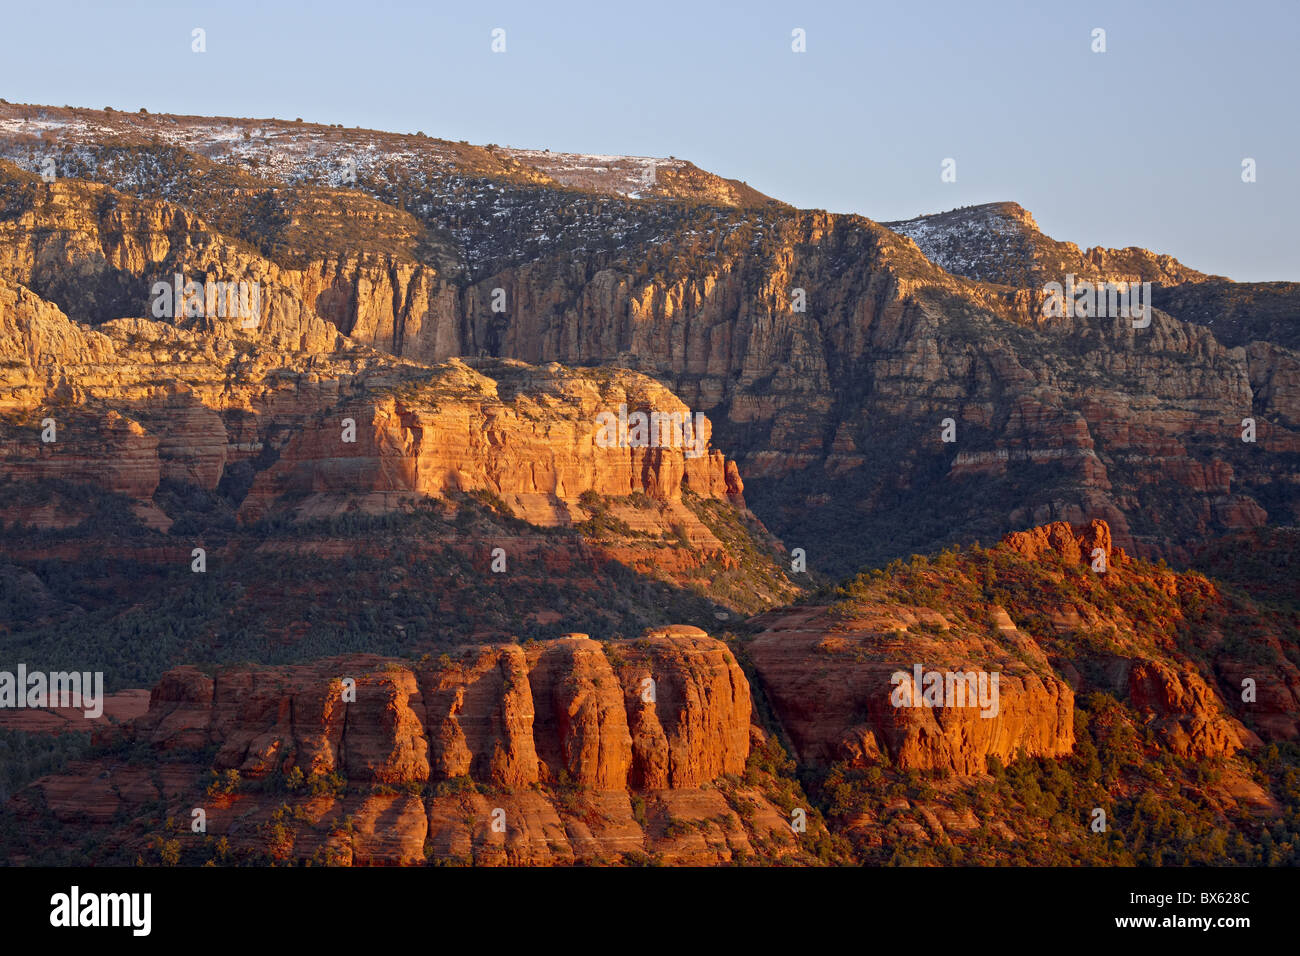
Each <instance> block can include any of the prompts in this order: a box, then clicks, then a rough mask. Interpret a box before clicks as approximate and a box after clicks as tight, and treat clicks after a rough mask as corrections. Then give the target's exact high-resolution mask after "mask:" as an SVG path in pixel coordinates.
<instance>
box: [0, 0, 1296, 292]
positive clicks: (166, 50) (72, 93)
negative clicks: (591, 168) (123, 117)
mask: <svg viewBox="0 0 1300 956" xmlns="http://www.w3.org/2000/svg"><path fill="white" fill-rule="evenodd" d="M4 6H5V8H6V9H5V10H4V14H3V15H4V21H3V22H4V23H5V25H6V28H7V30H6V32H7V34H8V36H7V38H6V42H5V44H4V55H3V56H2V57H0V96H2V97H4V98H6V99H8V100H9V101H10V102H14V103H38V104H42V105H53V106H64V105H68V106H83V107H93V108H102V107H105V106H111V107H113V108H114V109H121V110H132V111H134V110H137V109H139V108H140V107H145V108H147V109H148V110H149V111H150V112H155V113H160V112H167V113H188V114H199V115H222V116H244V117H258V118H269V117H275V118H281V119H294V118H297V117H301V118H302V119H304V120H307V121H310V122H318V123H342V124H343V125H345V126H349V127H352V126H362V127H369V128H376V129H384V130H391V131H395V132H415V131H417V130H419V131H423V132H425V133H427V134H428V135H430V136H437V137H441V138H444V139H451V140H467V141H469V142H471V143H478V144H486V143H497V144H499V145H502V146H517V147H528V148H538V149H543V148H544V149H551V150H555V151H563V152H589V153H614V154H628V155H640V156H670V155H671V156H676V157H677V158H679V159H688V160H691V161H692V162H694V163H695V164H696V165H698V166H700V167H702V168H704V169H708V170H710V171H712V172H715V173H718V174H719V175H722V176H725V177H728V178H734V179H741V180H744V181H745V182H747V183H749V185H751V186H753V187H755V188H756V189H759V190H760V191H762V192H764V193H767V194H768V195H770V196H774V197H776V198H778V199H781V200H784V201H786V202H789V203H791V204H793V205H795V206H799V207H803V208H818V209H828V210H831V211H832V212H854V213H860V214H862V215H865V216H869V217H871V218H872V219H876V220H879V221H888V220H892V219H904V218H910V217H912V216H916V215H920V214H923V213H930V212H941V211H944V210H948V209H954V208H957V207H958V206H966V205H971V204H974V203H982V202H993V201H998V200H1014V201H1016V202H1019V203H1020V204H1021V205H1022V206H1024V207H1025V208H1027V209H1028V210H1029V211H1030V212H1031V213H1032V214H1033V215H1034V217H1035V219H1036V220H1037V221H1038V224H1039V227H1040V228H1041V229H1042V230H1043V231H1044V232H1046V233H1047V234H1048V235H1050V236H1052V237H1054V238H1057V239H1062V240H1068V241H1071V242H1075V243H1078V244H1079V245H1080V246H1081V247H1085V248H1086V247H1088V246H1093V245H1103V246H1113V247H1122V246H1129V245H1137V246H1145V247H1146V248H1149V249H1152V250H1155V251H1157V252H1162V253H1167V254H1169V255H1173V256H1175V257H1176V258H1178V259H1179V260H1181V261H1182V262H1183V263H1184V264H1186V265H1188V266H1190V267H1192V268H1195V269H1200V270H1201V271H1204V272H1210V273H1215V274H1219V275H1226V276H1229V277H1231V278H1233V279H1237V280H1239V281H1266V280H1277V279H1288V280H1300V229H1297V223H1298V222H1300V185H1298V184H1297V177H1298V176H1300V123H1297V114H1298V111H1297V103H1296V97H1297V93H1298V92H1300V82H1297V80H1298V79H1300V65H1298V64H1300V57H1297V56H1296V54H1295V50H1294V44H1295V38H1296V36H1297V35H1298V34H1300V29H1298V28H1300V0H1253V2H1252V0H1242V2H1224V3H1208V2H1202V0H1182V2H1155V0H1124V2H1116V3H1111V2H1090V3H1058V2H1053V0H1037V2H1035V0H1024V2H1020V3H1013V2H990V3H979V2H976V0H964V2H963V0H957V2H946V0H945V2H926V0H909V2H880V0H845V2H824V3H819V2H816V0H799V2H792V3H768V2H749V3H725V2H709V0H695V2H677V0H654V2H641V3H635V2H633V3H629V2H625V0H612V2H611V0H606V2H604V3H550V2H546V0H533V2H524V3H492V2H485V0H474V2H462V3H454V4H448V3H439V2H436V0H427V2H424V3H415V2H386V0H367V2H364V3H362V2H356V0H350V2H341V0H315V2H311V3H276V2H273V0H262V2H257V3H247V2H243V0H223V2H221V3H184V2H173V3H166V4H164V3H155V2H136V3H130V2H111V0H110V2H84V0H83V2H71V0H42V2H40V3H34V2H23V3H13V2H11V0H4ZM195 28H201V29H203V30H204V31H205V40H206V52H204V53H195V52H194V51H193V49H192V46H193V41H192V31H193V30H194V29H195ZM1098 28H1100V29H1102V30H1104V31H1105V47H1106V49H1105V52H1104V53H1102V52H1094V51H1093V46H1094V45H1095V42H1096V41H1095V40H1094V36H1093V31H1094V30H1096V29H1098ZM496 29H501V30H504V31H505V35H504V38H505V51H504V52H502V53H494V52H493V51H492V43H493V36H492V33H493V31H494V30H496ZM795 29H800V30H803V31H804V36H805V45H806V50H805V52H802V53H796V52H794V51H793V50H792V44H793V42H794V41H793V39H792V31H794V30H795ZM1247 158H1249V159H1253V160H1254V161H1255V176H1256V181H1255V182H1251V183H1246V182H1243V181H1242V163H1243V160H1245V159H1247ZM946 159H953V160H955V161H956V162H955V171H956V180H955V181H954V182H944V181H942V178H941V171H942V168H943V163H944V160H946Z"/></svg>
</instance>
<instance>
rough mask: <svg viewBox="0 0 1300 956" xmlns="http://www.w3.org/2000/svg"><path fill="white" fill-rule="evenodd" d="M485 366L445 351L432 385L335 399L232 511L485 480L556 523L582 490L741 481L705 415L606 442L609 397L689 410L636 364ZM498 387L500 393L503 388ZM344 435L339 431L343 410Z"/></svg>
mask: <svg viewBox="0 0 1300 956" xmlns="http://www.w3.org/2000/svg"><path fill="white" fill-rule="evenodd" d="M484 371H485V372H488V373H491V374H495V375H497V376H499V381H500V384H499V383H498V380H494V379H492V378H489V377H488V375H487V374H482V373H480V372H477V371H475V370H473V369H471V368H469V367H468V366H466V365H465V364H463V363H461V362H456V361H453V362H452V363H451V364H450V365H449V366H447V367H445V368H444V369H443V370H441V371H440V374H439V375H438V376H437V377H436V379H435V380H434V387H432V388H428V389H420V388H418V387H416V388H407V389H404V390H401V391H400V392H399V393H398V394H397V395H392V394H383V393H382V392H381V393H380V395H379V396H378V397H377V398H373V399H368V400H366V401H364V402H343V403H340V404H339V405H338V406H336V407H335V408H334V409H331V411H330V413H329V414H328V415H326V416H320V417H318V418H317V419H316V420H314V421H311V422H308V423H306V424H305V426H304V428H303V430H302V432H301V433H299V434H298V435H295V436H294V437H293V438H291V439H290V440H289V441H288V442H287V444H285V445H284V446H283V447H282V448H281V450H280V457H279V459H278V461H277V462H276V463H275V464H274V465H272V466H271V467H270V468H268V469H266V470H265V471H263V472H261V473H259V475H258V477H257V480H256V481H255V483H254V485H253V487H252V489H251V490H250V492H249V495H248V497H247V498H246V499H245V502H244V505H243V508H242V512H243V514H244V515H245V516H246V517H248V518H250V519H255V518H257V517H259V516H260V515H262V514H264V513H265V512H266V510H267V508H268V506H269V505H270V503H271V502H273V501H274V499H275V498H276V497H277V496H279V495H283V494H292V493H296V494H303V493H308V494H327V493H331V492H333V493H337V494H340V495H358V496H364V495H366V494H367V493H368V492H375V493H384V494H400V493H410V494H416V495H424V496H429V497H436V496H442V495H445V494H446V493H448V492H449V491H465V492H473V491H489V492H492V493H493V494H496V495H498V496H500V497H501V498H502V499H504V500H505V501H506V502H507V504H509V505H510V506H511V510H512V511H514V512H515V513H516V514H518V515H520V516H521V517H523V518H524V519H525V520H527V521H529V522H531V523H533V524H537V525H542V526H549V525H555V524H567V523H569V521H570V520H571V516H572V515H574V514H579V515H584V516H585V513H584V512H582V511H581V506H580V503H579V500H580V498H581V497H582V496H583V495H584V494H588V493H593V492H594V493H595V494H597V495H602V496H614V497H626V496H629V495H632V494H637V493H640V494H645V495H648V496H650V497H651V498H654V499H658V500H662V501H665V502H675V503H676V505H677V508H676V510H675V511H674V514H675V516H676V517H677V518H678V519H680V520H684V521H688V522H690V523H691V524H692V525H693V526H694V525H698V521H695V520H692V519H691V518H690V515H689V512H688V511H687V510H686V509H685V508H682V507H681V506H680V501H681V496H682V492H683V490H689V491H691V492H694V493H695V494H697V495H699V496H701V497H704V498H720V499H731V500H734V501H736V502H737V503H739V504H741V505H742V506H743V499H742V498H741V495H742V492H743V487H744V486H743V484H742V482H741V481H740V477H739V474H738V472H737V471H736V468H735V465H734V464H733V463H729V462H727V460H726V459H725V458H724V456H723V455H722V453H721V452H720V451H717V450H714V449H709V448H708V447H707V445H708V437H709V426H708V422H707V420H705V419H700V423H701V424H702V425H703V428H702V429H701V431H700V434H699V435H698V440H696V439H695V438H693V439H692V442H691V444H690V445H689V446H687V445H686V444H685V442H684V440H677V439H674V438H673V437H672V436H669V438H668V439H665V441H667V442H669V445H670V446H671V445H672V444H673V443H675V447H670V446H665V445H662V444H661V445H660V446H659V447H633V446H632V445H631V443H627V445H626V447H606V446H604V445H603V444H602V441H603V438H602V435H601V429H600V424H599V423H600V422H601V421H602V419H601V416H602V415H609V416H617V415H618V414H619V409H620V407H624V406H626V407H627V408H628V409H630V410H632V411H633V412H635V411H637V410H643V411H644V413H646V414H649V413H650V412H651V411H653V412H658V413H660V414H664V415H677V416H685V417H689V416H690V415H691V411H690V409H688V408H687V407H686V406H685V405H684V404H683V403H682V402H681V401H680V400H679V399H677V398H676V396H674V395H673V394H672V393H671V392H669V391H668V390H667V389H664V388H662V387H660V386H658V385H655V384H654V383H653V382H650V381H648V380H646V379H644V378H642V377H640V376H630V375H627V374H626V373H616V374H615V375H613V376H612V377H611V378H610V379H609V381H608V382H607V383H602V382H601V381H599V380H594V379H593V378H591V377H589V376H584V375H582V374H574V373H571V372H567V371H565V370H563V369H561V368H559V367H557V366H550V367H547V368H545V369H531V368H529V367H527V366H525V365H523V364H522V363H517V362H515V363H497V364H496V365H495V366H485V367H484ZM503 393H504V394H503ZM349 419H350V420H351V421H352V422H353V423H355V426H356V428H355V441H346V440H345V426H344V425H343V422H344V421H345V420H349Z"/></svg>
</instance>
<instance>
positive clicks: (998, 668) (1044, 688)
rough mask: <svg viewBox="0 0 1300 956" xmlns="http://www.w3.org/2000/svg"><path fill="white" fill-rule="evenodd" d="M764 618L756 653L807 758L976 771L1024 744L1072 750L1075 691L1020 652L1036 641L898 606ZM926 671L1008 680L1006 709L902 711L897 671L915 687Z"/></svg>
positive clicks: (970, 705) (1031, 749) (1053, 751)
mask: <svg viewBox="0 0 1300 956" xmlns="http://www.w3.org/2000/svg"><path fill="white" fill-rule="evenodd" d="M759 621H760V622H761V623H762V625H763V630H761V631H760V632H759V633H758V635H757V636H756V637H755V638H754V639H753V641H752V642H751V643H750V644H749V645H748V649H749V653H750V655H751V656H752V658H753V660H754V666H755V668H756V670H757V673H758V676H759V678H760V679H761V681H762V686H763V689H764V691H765V693H767V695H768V696H769V698H770V699H771V700H772V702H773V705H774V707H775V709H776V711H777V714H778V715H779V719H780V721H781V726H782V727H783V729H784V730H785V731H786V732H787V733H788V734H789V736H790V739H791V741H792V743H793V744H794V747H795V750H796V752H797V753H798V755H799V757H800V759H801V760H803V761H807V762H809V763H816V764H822V765H825V764H829V763H832V762H834V761H846V762H848V763H849V764H850V765H853V766H867V765H870V764H872V763H878V762H881V761H882V760H884V761H887V762H888V763H890V764H892V765H893V766H896V767H898V768H900V769H908V770H910V769H918V770H923V769H930V768H943V769H946V770H950V771H952V772H954V773H958V774H973V773H983V772H984V770H985V769H986V766H987V761H988V758H989V757H991V756H996V757H998V758H999V759H1000V760H1002V761H1003V762H1004V763H1006V762H1009V761H1010V760H1011V759H1013V758H1014V757H1015V755H1016V754H1017V752H1018V751H1020V750H1022V749H1023V751H1024V752H1025V753H1026V754H1028V755H1030V756H1048V757H1058V756H1062V755H1065V754H1068V753H1070V752H1071V751H1072V749H1073V746H1074V694H1073V692H1072V691H1071V690H1070V688H1069V686H1068V685H1067V684H1066V682H1065V681H1064V680H1062V679H1060V678H1059V677H1058V676H1056V675H1055V674H1054V673H1052V672H1051V671H1050V669H1046V668H1043V669H1042V672H1041V673H1040V672H1036V671H1034V670H1030V669H1028V668H1026V666H1025V665H1024V663H1022V661H1021V660H1020V659H1019V658H1018V657H1016V656H1013V654H1014V649H1015V642H1016V641H1017V640H1018V641H1019V642H1022V643H1028V644H1032V640H1031V639H1029V638H1028V637H1026V636H1022V635H1016V636H1015V637H1014V638H1013V637H1005V638H1004V640H1000V641H992V640H990V639H988V638H987V637H986V636H984V635H979V634H961V633H958V632H957V631H955V630H953V629H952V628H951V625H949V624H948V622H947V621H946V620H945V619H944V618H943V616H942V615H941V614H939V613H938V612H935V611H931V610H929V609H928V608H909V607H898V606H892V607H882V606H865V607H860V608H854V612H853V616H852V617H850V618H848V619H847V620H846V619H844V618H842V617H837V616H836V615H832V614H830V613H828V611H827V610H826V609H803V610H792V611H777V612H773V613H772V614H770V615H764V616H762V617H761V618H759ZM927 628H933V629H935V630H941V631H942V632H943V633H942V636H941V637H939V636H933V635H931V634H930V633H929V631H928V630H927ZM1004 641H1005V643H1004ZM1039 653H1040V654H1041V651H1040V652H1039ZM917 664H919V665H921V667H922V668H923V670H924V671H927V672H928V671H942V672H945V673H946V672H949V671H952V672H963V673H964V672H967V671H981V670H982V671H984V672H985V673H998V675H999V677H998V700H997V709H996V712H995V713H990V716H987V717H986V716H982V713H984V712H987V711H988V709H987V708H986V709H985V710H984V711H982V710H981V708H980V707H978V706H975V704H976V702H975V701H974V700H970V701H967V702H966V703H965V704H964V705H962V706H939V707H906V706H903V707H899V706H894V698H893V694H894V691H895V688H896V686H897V685H896V684H895V683H894V682H893V681H892V680H891V678H892V675H893V674H895V673H898V672H902V673H904V674H905V675H907V677H908V679H909V681H910V680H911V679H912V677H913V675H914V667H915V666H916V665H917ZM918 690H919V688H918Z"/></svg>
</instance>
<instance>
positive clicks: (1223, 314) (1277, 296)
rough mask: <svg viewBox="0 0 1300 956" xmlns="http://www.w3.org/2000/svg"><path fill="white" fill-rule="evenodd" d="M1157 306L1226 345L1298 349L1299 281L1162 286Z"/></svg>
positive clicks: (1299, 328) (1299, 343) (1156, 300)
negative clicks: (1201, 327) (1259, 344)
mask: <svg viewBox="0 0 1300 956" xmlns="http://www.w3.org/2000/svg"><path fill="white" fill-rule="evenodd" d="M1154 298H1155V303H1156V307H1157V308H1160V309H1163V310H1164V311H1166V312H1168V313H1169V314H1170V315H1173V316H1176V317H1177V318H1179V319H1182V320H1183V321H1184V322H1195V323H1196V324H1197V325H1204V326H1206V327H1207V328H1210V329H1213V330H1214V335H1215V337H1216V338H1217V339H1218V340H1219V341H1220V342H1223V343H1224V344H1225V345H1234V346H1243V347H1250V345H1251V343H1253V342H1270V343H1273V344H1274V345H1280V346H1284V347H1286V348H1288V349H1292V350H1296V349H1300V283H1297V282H1203V283H1197V284H1194V285H1181V286H1174V287H1173V288H1167V289H1159V290H1157V291H1156V292H1155V294H1154Z"/></svg>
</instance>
